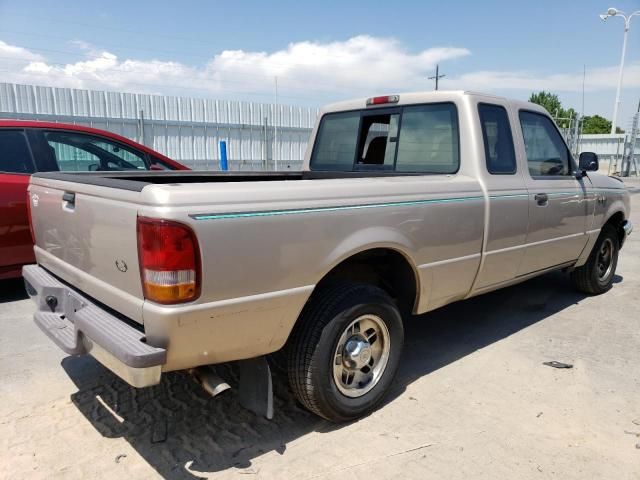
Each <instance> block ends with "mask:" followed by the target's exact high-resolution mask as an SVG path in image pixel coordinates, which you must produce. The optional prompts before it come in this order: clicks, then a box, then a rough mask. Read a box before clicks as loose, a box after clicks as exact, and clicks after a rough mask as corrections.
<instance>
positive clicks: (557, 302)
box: [62, 272, 621, 478]
mask: <svg viewBox="0 0 640 480" xmlns="http://www.w3.org/2000/svg"><path fill="white" fill-rule="evenodd" d="M619 281H621V277H619V276H616V278H615V282H616V283H617V282H619ZM583 298H585V295H583V294H581V293H578V292H576V291H575V290H573V288H572V285H571V283H570V281H569V280H568V278H567V277H566V275H563V274H561V273H558V272H556V273H551V274H548V275H544V276H542V277H539V278H535V279H533V280H530V281H528V282H525V283H522V284H520V285H516V286H514V287H510V288H507V289H503V290H500V291H497V292H493V293H489V294H486V295H483V296H480V297H476V298H473V299H470V300H467V301H464V302H458V303H455V304H452V305H449V306H447V307H444V308H441V309H439V310H437V311H434V312H431V313H429V314H427V315H423V316H419V317H415V318H412V319H410V320H409V321H408V322H407V325H406V332H405V335H406V344H405V351H404V355H403V360H402V363H401V367H400V371H399V372H398V376H397V379H396V382H395V384H394V386H393V389H392V392H391V394H390V395H389V396H388V398H387V400H386V402H387V403H389V402H392V401H393V400H394V399H395V398H396V397H397V396H399V395H400V394H402V392H403V391H404V390H405V388H406V386H407V385H409V384H410V383H411V382H413V381H415V380H416V379H418V378H420V377H422V376H424V375H427V374H429V373H430V372H433V371H435V370H438V369H439V368H442V367H444V366H446V365H448V364H450V363H452V362H455V361H456V360H458V359H460V358H462V357H464V356H466V355H469V354H470V353H472V352H474V351H476V350H478V349H481V348H483V347H486V346H488V345H490V344H492V343H494V342H496V341H498V340H501V339H503V338H505V337H508V336H509V335H512V334H514V333H516V332H518V331H519V330H522V329H524V328H527V327H529V326H531V325H533V324H535V323H537V322H540V321H542V320H545V319H546V318H548V317H549V316H551V315H553V314H555V313H557V312H559V311H561V310H563V309H565V308H567V307H569V306H571V305H573V304H576V303H578V302H579V301H581V300H582V299H583ZM62 366H63V367H64V369H65V370H66V371H67V373H68V375H69V376H70V378H71V379H72V380H73V381H74V382H75V384H76V385H77V387H78V390H79V391H78V392H77V393H75V394H73V395H72V397H71V398H72V401H73V402H74V404H75V405H76V406H77V408H78V409H79V410H80V411H81V412H82V413H83V414H84V416H85V417H86V418H87V419H88V420H89V421H90V422H91V424H92V425H93V426H94V427H95V428H96V429H97V430H98V431H99V432H100V433H101V434H102V435H103V436H105V437H109V438H115V437H123V438H124V439H125V440H127V441H128V442H129V443H130V444H131V446H132V447H133V448H134V449H135V450H136V451H137V452H138V453H139V454H140V455H141V456H142V457H143V458H144V459H145V460H146V461H147V462H148V463H149V464H150V465H151V466H152V467H153V468H154V469H155V470H156V471H157V472H158V473H159V474H160V475H162V476H163V477H165V478H198V477H202V476H203V475H207V474H211V473H213V472H220V471H222V470H226V469H229V468H234V467H235V468H237V469H249V470H244V471H243V470H239V471H240V472H243V473H256V472H252V471H251V470H250V468H251V462H252V460H253V459H254V458H255V457H258V456H260V455H262V454H264V453H267V452H277V453H278V454H281V455H284V454H285V451H286V448H287V443H289V442H291V441H293V440H295V439H297V438H299V437H301V436H303V435H305V434H307V433H309V432H311V431H319V432H328V431H331V430H333V429H337V428H340V425H333V424H331V423H329V422H327V421H325V420H322V419H319V418H318V417H316V416H314V415H312V414H310V413H308V412H307V411H306V410H304V409H303V408H302V407H301V406H299V405H298V404H297V403H296V401H295V399H294V398H293V395H292V394H291V393H290V391H289V389H288V386H287V381H286V375H285V374H283V373H282V372H278V371H277V370H276V369H274V370H275V372H274V391H275V400H274V405H275V417H274V419H273V420H272V421H268V420H266V419H264V418H260V417H257V416H255V415H253V414H251V413H249V412H248V411H246V410H244V409H243V408H242V407H240V406H239V405H238V402H237V398H236V396H235V393H234V392H233V391H229V392H225V393H224V394H222V395H221V396H219V397H217V398H215V399H212V398H210V397H209V396H208V395H207V394H205V393H204V392H203V390H202V389H201V387H199V386H198V385H197V384H196V383H195V382H194V381H193V380H192V379H191V377H190V376H189V375H187V374H185V373H170V374H166V375H164V376H163V380H162V382H161V384H160V385H157V386H155V387H151V388H147V389H142V390H136V389H134V388H132V387H129V386H128V385H127V384H126V383H124V382H123V381H121V380H120V379H119V378H118V377H116V376H115V375H114V374H112V373H111V372H110V371H108V370H106V369H105V368H104V367H102V366H101V365H100V364H99V363H98V362H96V361H95V360H94V359H93V358H91V357H67V358H65V359H64V360H63V362H62Z"/></svg>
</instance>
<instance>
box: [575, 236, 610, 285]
mask: <svg viewBox="0 0 640 480" xmlns="http://www.w3.org/2000/svg"><path fill="white" fill-rule="evenodd" d="M619 251H620V245H619V240H618V233H617V232H616V229H615V228H613V226H611V225H605V226H604V227H603V228H602V231H601V232H600V236H599V237H598V240H597V241H596V243H595V245H594V246H593V250H591V253H590V254H589V259H588V260H587V262H586V263H585V264H584V265H582V266H581V267H578V268H576V269H575V270H573V271H572V272H571V280H573V283H574V284H575V286H576V288H577V289H578V290H580V291H581V292H584V293H588V294H590V295H599V294H601V293H604V292H606V291H608V290H609V289H610V288H611V286H612V285H613V277H614V276H615V273H616V267H617V266H618V253H619Z"/></svg>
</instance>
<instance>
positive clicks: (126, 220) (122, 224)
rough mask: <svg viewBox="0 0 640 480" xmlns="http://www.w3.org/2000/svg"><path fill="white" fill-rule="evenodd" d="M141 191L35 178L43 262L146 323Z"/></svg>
mask: <svg viewBox="0 0 640 480" xmlns="http://www.w3.org/2000/svg"><path fill="white" fill-rule="evenodd" d="M138 195H139V193H138V192H130V191H124V190H120V189H115V188H105V187H96V186H90V185H89V186H88V185H83V184H80V183H72V182H63V181H58V180H48V179H38V178H35V177H34V178H33V179H32V181H31V185H30V187H29V197H30V199H29V200H30V202H31V215H32V222H33V229H34V234H35V238H36V245H35V254H36V259H37V261H38V263H39V264H40V265H41V266H43V267H44V268H46V269H47V270H49V271H50V272H51V273H53V274H54V275H56V276H58V277H59V278H61V279H62V280H64V281H66V282H68V283H70V284H71V285H73V286H74V287H75V288H77V289H79V290H80V291H82V292H83V293H84V294H86V295H89V296H91V297H93V298H94V299H96V300H98V301H99V302H101V303H103V304H105V305H107V306H109V307H111V308H113V309H115V310H117V311H118V312H120V313H122V314H124V315H126V316H127V317H129V318H131V319H133V320H135V321H137V322H139V323H142V306H143V303H144V298H143V293H142V286H141V283H140V271H139V267H138V247H137V239H136V218H137V211H138V205H137V204H136V203H135V200H136V199H137V196H138Z"/></svg>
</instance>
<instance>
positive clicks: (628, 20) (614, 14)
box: [600, 7, 640, 134]
mask: <svg viewBox="0 0 640 480" xmlns="http://www.w3.org/2000/svg"><path fill="white" fill-rule="evenodd" d="M634 15H640V10H638V11H637V12H633V13H632V14H631V15H626V14H625V13H624V12H621V11H620V10H618V9H617V8H613V7H612V8H610V9H609V10H607V13H606V14H604V15H600V18H601V19H602V20H603V21H606V20H607V18H609V17H622V18H623V19H624V37H623V40H622V57H621V59H620V73H619V74H618V87H617V89H616V101H615V103H614V104H613V118H612V119H611V133H612V134H614V133H616V126H617V125H616V124H617V123H618V107H619V105H620V90H621V89H622V74H623V73H624V57H625V54H626V52H627V34H628V33H629V26H630V25H631V17H633V16H634Z"/></svg>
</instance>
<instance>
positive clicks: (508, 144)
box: [478, 103, 516, 175]
mask: <svg viewBox="0 0 640 480" xmlns="http://www.w3.org/2000/svg"><path fill="white" fill-rule="evenodd" d="M478 113H479V114H480V125H481V127H482V139H483V141H484V155H485V159H486V162H487V171H488V172H489V173H491V174H494V175H496V174H497V175H504V174H513V173H516V153H515V149H514V148H513V137H512V135H511V126H510V125H509V115H508V114H507V111H506V110H505V109H504V107H501V106H500V105H490V104H487V103H481V104H479V105H478Z"/></svg>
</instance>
